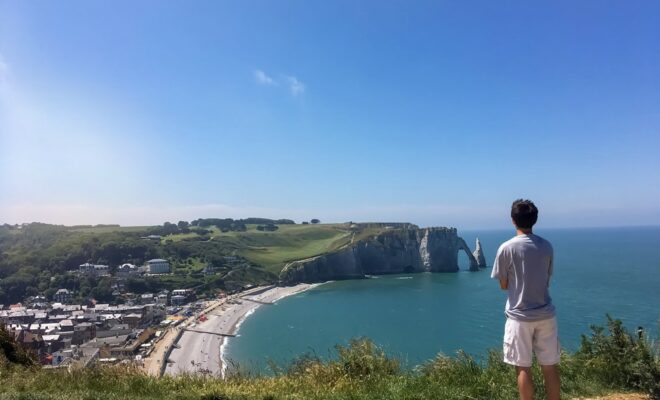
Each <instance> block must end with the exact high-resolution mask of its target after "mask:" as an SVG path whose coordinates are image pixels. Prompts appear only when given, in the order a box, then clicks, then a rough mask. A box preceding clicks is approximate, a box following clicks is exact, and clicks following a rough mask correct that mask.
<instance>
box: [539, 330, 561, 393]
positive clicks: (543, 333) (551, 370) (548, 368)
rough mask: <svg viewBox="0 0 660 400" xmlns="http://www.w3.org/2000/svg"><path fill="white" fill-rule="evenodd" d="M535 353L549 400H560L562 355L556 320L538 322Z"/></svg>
mask: <svg viewBox="0 0 660 400" xmlns="http://www.w3.org/2000/svg"><path fill="white" fill-rule="evenodd" d="M534 351H535V352H536V358H537V359H538V361H539V364H540V365H541V370H542V371H543V379H544V380H545V393H546V395H547V396H548V400H559V392H560V389H561V388H560V381H559V368H557V364H559V361H560V356H561V353H560V349H559V334H558V330H557V319H556V318H551V319H547V320H543V321H539V322H538V326H537V329H536V331H535V334H534Z"/></svg>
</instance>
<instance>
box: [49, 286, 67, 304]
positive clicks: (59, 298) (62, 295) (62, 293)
mask: <svg viewBox="0 0 660 400" xmlns="http://www.w3.org/2000/svg"><path fill="white" fill-rule="evenodd" d="M53 299H54V300H55V301H56V302H58V303H62V304H64V303H68V302H69V301H71V292H69V291H68V290H67V289H59V290H58V291H57V292H55V295H54V296H53Z"/></svg>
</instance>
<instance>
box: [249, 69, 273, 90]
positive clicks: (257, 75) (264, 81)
mask: <svg viewBox="0 0 660 400" xmlns="http://www.w3.org/2000/svg"><path fill="white" fill-rule="evenodd" d="M254 79H256V80H257V83H259V84H261V85H266V86H277V81H276V80H275V79H273V78H271V77H270V76H268V74H266V73H265V72H264V71H262V70H260V69H257V70H255V71H254Z"/></svg>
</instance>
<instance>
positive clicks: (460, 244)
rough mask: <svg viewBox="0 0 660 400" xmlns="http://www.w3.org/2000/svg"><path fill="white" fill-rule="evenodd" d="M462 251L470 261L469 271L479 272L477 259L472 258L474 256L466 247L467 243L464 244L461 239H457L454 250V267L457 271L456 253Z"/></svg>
mask: <svg viewBox="0 0 660 400" xmlns="http://www.w3.org/2000/svg"><path fill="white" fill-rule="evenodd" d="M461 250H463V251H464V252H465V254H466V255H467V257H468V260H470V271H479V264H478V263H477V259H476V258H474V255H473V254H472V251H471V250H470V248H469V247H468V245H467V243H465V240H463V238H458V246H457V249H456V266H457V269H458V252H459V251H461Z"/></svg>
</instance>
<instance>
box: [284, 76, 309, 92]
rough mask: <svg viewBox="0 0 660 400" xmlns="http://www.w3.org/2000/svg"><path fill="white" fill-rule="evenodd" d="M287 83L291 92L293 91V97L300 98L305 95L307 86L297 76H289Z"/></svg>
mask: <svg viewBox="0 0 660 400" xmlns="http://www.w3.org/2000/svg"><path fill="white" fill-rule="evenodd" d="M286 81H287V83H288V84H289V90H290V91H291V94H292V95H294V96H299V95H301V94H303V93H305V84H304V83H302V82H301V81H300V80H299V79H298V78H296V77H295V76H287V77H286Z"/></svg>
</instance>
